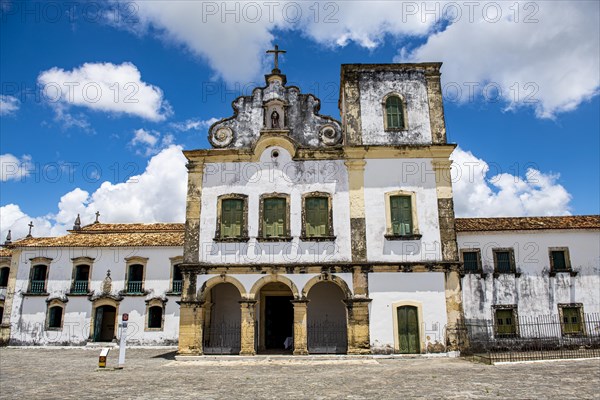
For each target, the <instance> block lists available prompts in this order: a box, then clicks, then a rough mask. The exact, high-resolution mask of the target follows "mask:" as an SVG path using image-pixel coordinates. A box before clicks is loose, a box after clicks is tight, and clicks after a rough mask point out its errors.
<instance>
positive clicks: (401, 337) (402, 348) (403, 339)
mask: <svg viewBox="0 0 600 400" xmlns="http://www.w3.org/2000/svg"><path fill="white" fill-rule="evenodd" d="M417 311H418V310H417V307H414V306H402V307H398V308H397V309H396V312H397V313H398V343H399V352H400V353H403V354H419V353H420V352H421V346H420V340H419V316H418V312H417Z"/></svg>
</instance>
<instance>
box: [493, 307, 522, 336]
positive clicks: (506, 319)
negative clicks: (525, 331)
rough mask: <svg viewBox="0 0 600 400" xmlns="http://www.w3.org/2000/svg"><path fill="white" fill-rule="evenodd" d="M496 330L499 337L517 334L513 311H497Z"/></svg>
mask: <svg viewBox="0 0 600 400" xmlns="http://www.w3.org/2000/svg"><path fill="white" fill-rule="evenodd" d="M496 329H497V332H498V335H514V334H515V333H516V332H517V330H516V326H515V321H514V319H513V312H512V310H496Z"/></svg>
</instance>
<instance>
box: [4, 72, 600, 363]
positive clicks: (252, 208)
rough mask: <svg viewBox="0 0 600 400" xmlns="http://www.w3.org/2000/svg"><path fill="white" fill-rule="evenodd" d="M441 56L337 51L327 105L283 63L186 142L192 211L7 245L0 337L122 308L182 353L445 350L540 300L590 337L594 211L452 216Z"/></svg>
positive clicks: (104, 337)
mask: <svg viewBox="0 0 600 400" xmlns="http://www.w3.org/2000/svg"><path fill="white" fill-rule="evenodd" d="M440 67H441V64H440V63H421V64H348V65H342V68H341V82H340V99H339V108H340V114H341V120H340V121H338V120H336V119H334V118H331V117H328V116H323V115H321V114H319V105H320V102H319V99H317V98H316V97H314V96H313V95H311V94H303V93H301V92H300V89H299V88H297V87H294V86H286V85H287V81H286V76H285V75H283V74H282V73H281V71H280V70H279V69H278V68H277V64H276V66H275V69H273V70H272V71H271V73H270V74H268V75H266V76H265V81H266V84H265V86H264V87H258V88H256V89H254V91H253V92H252V94H251V95H249V96H241V97H239V98H238V99H236V100H235V101H234V102H233V103H232V106H233V113H232V114H233V115H232V116H231V117H229V118H226V119H223V120H220V121H218V122H216V123H215V124H213V125H212V126H211V127H210V129H209V141H210V143H211V145H212V148H211V149H200V150H186V151H184V155H185V157H186V158H187V159H188V193H187V200H186V221H185V223H155V224H109V223H101V222H99V221H96V222H95V223H91V224H89V225H85V226H82V225H81V223H80V222H79V220H77V221H76V223H75V225H74V227H73V230H71V231H70V232H69V233H68V234H67V235H65V236H60V237H48V238H39V237H33V236H28V237H26V238H24V239H22V240H15V241H14V242H10V241H9V242H8V243H6V245H5V248H4V249H2V250H1V252H0V316H1V317H0V321H1V325H0V329H1V331H0V332H1V333H2V336H1V338H2V341H3V342H5V343H9V344H12V345H85V344H87V343H89V342H110V341H113V340H114V339H115V338H116V337H117V336H118V335H119V329H118V325H119V323H120V322H121V318H122V314H123V313H127V314H129V332H128V337H129V339H128V342H129V343H132V344H139V345H177V346H178V349H179V350H178V351H179V354H180V355H200V354H242V355H254V354H257V353H259V354H260V353H267V354H271V353H292V354H295V355H304V354H317V353H344V354H369V353H432V352H435V353H444V352H448V351H454V350H459V349H460V347H461V345H462V341H461V339H460V327H461V326H463V324H464V323H465V321H490V323H491V324H492V325H494V326H495V327H496V328H495V330H494V335H496V336H499V335H505V336H506V335H513V336H517V335H519V334H520V332H519V321H520V319H526V318H527V317H535V316H542V315H543V316H546V315H548V316H552V315H555V316H557V318H559V319H560V321H562V322H561V323H560V324H561V325H560V327H561V333H559V335H562V334H564V335H578V334H580V335H586V334H593V333H594V332H590V330H593V329H595V328H594V327H591V328H590V325H589V324H586V318H587V319H589V317H588V316H589V315H594V314H596V315H597V314H598V313H600V293H599V292H600V291H599V288H600V216H597V215H596V216H572V217H528V218H463V219H455V217H454V207H453V197H452V196H453V195H452V182H451V177H450V166H451V161H450V160H449V157H450V154H451V153H452V151H453V150H454V148H455V145H454V144H449V143H447V141H446V128H445V122H444V113H443V104H442V93H441V86H440ZM165 195H168V194H165ZM598 329H599V331H600V326H599V327H598ZM523 334H524V333H523ZM596 334H598V333H596Z"/></svg>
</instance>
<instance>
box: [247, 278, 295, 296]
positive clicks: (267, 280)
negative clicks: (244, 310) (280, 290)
mask: <svg viewBox="0 0 600 400" xmlns="http://www.w3.org/2000/svg"><path fill="white" fill-rule="evenodd" d="M271 282H281V283H283V284H284V285H286V286H287V287H288V288H289V289H290V290H291V291H292V295H293V296H294V298H295V299H299V298H300V292H299V291H298V288H297V287H296V285H295V284H294V282H292V281H291V280H290V279H289V278H286V277H285V276H281V275H275V274H271V275H267V276H263V277H262V278H260V279H259V280H257V281H256V282H254V285H252V289H250V292H249V293H248V300H255V299H256V295H257V294H258V293H259V292H260V289H261V288H262V287H263V286H265V285H266V284H268V283H271Z"/></svg>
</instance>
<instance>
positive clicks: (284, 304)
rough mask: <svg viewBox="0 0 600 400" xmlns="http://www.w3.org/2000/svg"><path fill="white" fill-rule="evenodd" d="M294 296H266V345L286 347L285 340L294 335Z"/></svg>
mask: <svg viewBox="0 0 600 400" xmlns="http://www.w3.org/2000/svg"><path fill="white" fill-rule="evenodd" d="M293 299H294V298H293V297H292V296H266V297H265V347H266V348H267V349H282V350H283V349H284V348H285V345H284V344H285V340H286V339H287V338H288V337H293V335H294V333H293V332H294V306H293V305H292V303H291V300H293Z"/></svg>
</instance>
